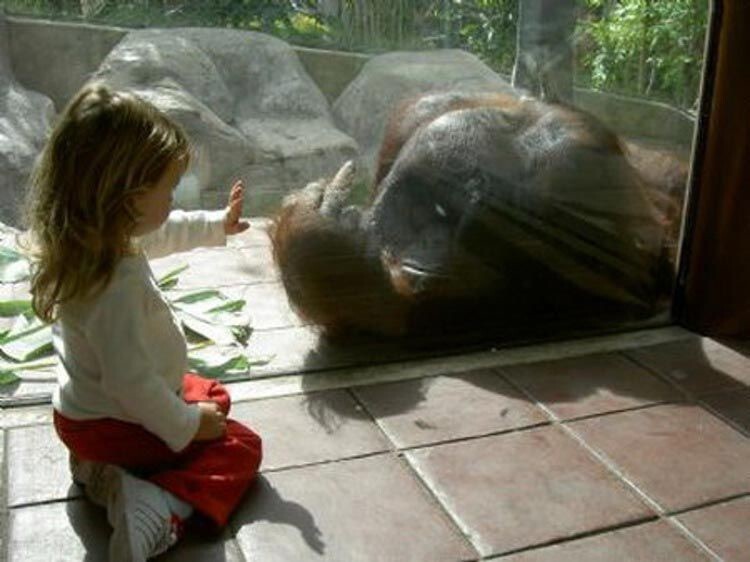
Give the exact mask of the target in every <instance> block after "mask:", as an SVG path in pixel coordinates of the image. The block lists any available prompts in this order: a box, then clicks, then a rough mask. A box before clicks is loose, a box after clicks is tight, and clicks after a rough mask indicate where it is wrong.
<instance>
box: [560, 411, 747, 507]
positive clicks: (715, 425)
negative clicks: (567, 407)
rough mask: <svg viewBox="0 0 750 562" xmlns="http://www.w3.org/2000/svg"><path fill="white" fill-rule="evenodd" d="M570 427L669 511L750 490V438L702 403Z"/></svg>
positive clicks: (579, 422) (582, 421)
mask: <svg viewBox="0 0 750 562" xmlns="http://www.w3.org/2000/svg"><path fill="white" fill-rule="evenodd" d="M569 427H570V428H571V429H572V430H573V431H575V432H577V433H579V434H580V435H581V436H582V437H583V439H584V440H585V441H586V443H588V444H589V445H591V446H593V447H594V448H595V449H597V450H599V451H602V452H603V453H604V454H605V455H606V456H607V457H609V458H610V459H611V460H612V461H613V462H614V463H615V465H616V466H617V467H618V468H619V469H620V470H622V471H623V473H624V474H625V476H626V477H627V478H628V479H629V480H630V481H631V482H633V483H634V484H635V485H636V486H638V487H639V488H640V489H641V490H642V491H643V492H645V493H646V494H647V495H648V496H649V497H651V498H652V499H653V500H654V501H656V502H657V503H658V504H659V505H661V506H662V507H663V508H664V509H665V510H667V511H668V512H673V511H675V510H681V509H686V508H689V507H692V506H697V505H701V504H703V503H705V502H710V501H715V500H718V499H721V498H725V497H729V496H732V495H735V494H738V493H744V492H750V470H748V466H750V440H748V439H747V437H745V436H743V435H742V434H741V433H739V432H738V431H736V430H734V429H732V428H731V427H729V426H728V425H726V424H725V423H723V422H722V421H721V420H719V419H718V418H716V417H715V416H713V415H711V414H710V413H709V412H707V411H706V410H704V409H702V408H700V407H698V406H689V405H666V406H656V407H654V408H646V409H643V410H637V411H634V412H623V413H619V414H612V415H609V416H602V417H598V418H590V419H587V420H581V421H577V422H572V423H571V424H570V425H569Z"/></svg>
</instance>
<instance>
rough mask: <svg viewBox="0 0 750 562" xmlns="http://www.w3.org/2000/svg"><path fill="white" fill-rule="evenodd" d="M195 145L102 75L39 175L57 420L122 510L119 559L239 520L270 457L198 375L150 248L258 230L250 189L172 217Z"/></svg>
mask: <svg viewBox="0 0 750 562" xmlns="http://www.w3.org/2000/svg"><path fill="white" fill-rule="evenodd" d="M189 151H190V147H189V145H188V141H187V139H186V137H185V134H184V133H183V131H182V130H181V129H180V127H178V126H177V125H176V124H175V123H173V122H172V121H170V120H169V119H168V118H167V117H166V116H165V115H163V114H162V113H160V112H159V111H158V110H157V109H156V108H155V107H153V106H152V105H151V104H149V103H147V102H146V101H144V100H142V99H140V98H138V97H136V96H135V95H133V94H129V93H126V92H118V91H112V90H111V89H109V88H107V87H106V86H104V85H101V84H94V85H90V86H87V87H85V88H84V89H83V90H81V91H80V92H79V93H78V94H77V95H76V96H75V97H74V99H73V100H72V101H71V102H70V104H69V105H68V107H67V108H66V109H65V111H64V112H63V114H62V116H61V118H60V121H59V123H58V124H57V126H56V127H55V129H54V131H53V132H52V135H51V138H50V140H49V142H48V144H47V146H46V147H45V149H44V151H43V153H42V155H41V159H40V161H39V163H38V165H37V168H36V170H35V172H34V175H33V178H32V189H31V191H30V198H29V202H30V204H29V209H28V221H29V227H30V232H31V235H32V240H33V247H34V250H35V253H36V260H35V261H36V264H35V269H34V275H33V277H32V284H31V291H32V296H33V306H34V311H35V312H36V313H37V315H38V316H39V317H40V318H42V319H43V320H46V321H48V322H54V323H55V325H54V345H55V350H56V352H57V354H58V356H59V358H60V365H59V376H58V378H59V387H58V389H57V391H56V392H55V394H54V396H53V406H54V422H55V428H56V430H57V433H58V435H59V436H60V439H61V440H62V441H63V443H64V444H65V445H66V446H67V447H68V449H69V450H70V452H71V469H72V472H73V478H74V480H75V481H76V482H78V483H80V484H81V485H83V486H84V490H85V492H86V495H87V496H88V497H89V498H91V499H92V500H93V501H95V502H97V503H99V504H101V505H104V506H106V507H107V515H108V518H109V521H110V523H111V524H112V526H113V528H114V532H113V533H112V537H111V539H110V547H109V549H110V560H112V561H128V562H130V561H133V560H135V561H140V560H146V559H148V558H151V557H153V556H156V555H157V554H159V553H161V552H163V551H164V550H166V549H167V548H169V547H170V546H172V545H173V544H174V543H175V542H176V541H177V539H178V538H179V537H180V535H181V533H182V528H183V523H184V522H185V521H186V520H187V519H188V518H191V516H193V515H197V516H200V517H199V519H200V518H202V519H204V520H208V521H210V522H212V523H213V524H214V525H215V526H218V527H221V526H223V525H225V524H226V522H227V519H228V517H229V515H230V514H231V512H232V511H233V509H234V508H235V507H236V506H237V504H238V502H239V501H240V500H241V498H242V495H243V493H244V492H245V490H246V489H247V488H248V486H249V484H250V483H251V481H252V480H253V478H254V477H255V475H256V472H257V469H258V466H259V464H260V460H261V441H260V438H259V437H258V436H257V435H256V434H255V433H253V432H252V431H251V430H249V429H248V428H246V427H244V426H243V425H241V424H239V423H237V422H235V421H232V420H228V419H227V418H226V415H227V413H228V411H229V405H230V400H229V395H228V394H227V392H226V390H225V389H224V388H223V387H222V386H221V385H219V384H218V383H216V382H215V381H211V380H208V379H204V378H201V377H199V376H197V375H195V374H185V372H186V369H187V348H186V342H185V337H184V334H183V332H182V329H181V328H180V324H179V322H178V321H177V319H176V318H175V316H174V314H173V313H172V310H171V309H170V307H169V304H168V303H167V301H166V300H165V299H164V297H163V296H162V294H161V293H160V291H159V289H158V287H157V285H156V282H155V280H154V277H153V274H152V272H151V269H150V268H149V265H148V262H147V261H146V257H145V254H144V252H145V253H146V254H148V256H149V257H155V256H157V255H163V254H165V253H169V252H174V251H183V250H187V249H190V248H192V247H195V246H198V245H219V244H224V243H225V241H226V235H227V234H236V233H238V232H241V231H243V230H244V229H245V228H247V226H248V225H247V223H245V222H243V221H240V214H241V212H242V201H243V187H242V184H241V183H239V182H238V183H237V184H235V185H234V186H233V187H232V190H231V193H230V195H229V204H228V207H227V209H226V210H222V211H214V212H204V211H198V212H192V213H186V212H179V211H175V212H172V213H171V214H170V206H171V202H172V193H173V191H174V189H175V186H176V185H177V183H178V181H179V179H180V176H181V175H182V174H183V172H184V171H185V168H186V166H187V164H188V160H189ZM194 519H195V518H191V521H193V520H194Z"/></svg>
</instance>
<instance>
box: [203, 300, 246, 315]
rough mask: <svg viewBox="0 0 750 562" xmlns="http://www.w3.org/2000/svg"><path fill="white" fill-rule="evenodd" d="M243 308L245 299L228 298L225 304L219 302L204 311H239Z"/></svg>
mask: <svg viewBox="0 0 750 562" xmlns="http://www.w3.org/2000/svg"><path fill="white" fill-rule="evenodd" d="M243 308H245V301H244V300H243V299H237V300H230V301H227V302H226V303H225V304H220V305H219V306H215V307H213V308H209V309H208V310H207V311H206V312H209V313H211V312H239V311H241V310H242V309H243Z"/></svg>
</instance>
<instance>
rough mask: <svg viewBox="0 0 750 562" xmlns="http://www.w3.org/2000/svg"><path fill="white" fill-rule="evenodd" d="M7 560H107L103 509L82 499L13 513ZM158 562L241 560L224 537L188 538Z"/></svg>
mask: <svg viewBox="0 0 750 562" xmlns="http://www.w3.org/2000/svg"><path fill="white" fill-rule="evenodd" d="M9 527H10V529H9V531H10V534H9V547H10V548H9V552H10V555H9V557H8V561H9V562H50V561H55V562H57V561H61V562H67V561H73V560H91V561H100V560H101V561H103V560H107V558H108V557H107V549H108V544H109V537H110V534H111V532H112V528H111V527H110V526H109V524H108V523H107V516H106V512H105V511H104V509H102V508H99V507H96V506H95V505H94V504H92V503H90V502H88V501H86V500H83V499H80V500H73V501H67V502H59V503H52V504H45V505H35V506H30V507H23V508H18V509H12V510H11V512H10V521H9ZM158 560H159V561H160V562H167V561H171V562H244V560H245V559H244V558H243V557H242V555H241V554H240V552H239V547H238V546H237V544H236V543H235V542H234V540H233V539H231V538H230V537H229V536H228V535H224V536H223V537H219V538H216V539H207V538H204V537H187V538H185V539H183V540H182V541H181V542H180V543H179V544H177V545H176V546H175V547H174V548H172V549H171V550H169V551H168V552H167V553H166V554H164V555H162V556H160V557H159V558H158Z"/></svg>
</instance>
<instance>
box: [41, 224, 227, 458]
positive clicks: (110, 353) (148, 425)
mask: <svg viewBox="0 0 750 562" xmlns="http://www.w3.org/2000/svg"><path fill="white" fill-rule="evenodd" d="M223 220H224V211H210V212H209V211H193V212H184V211H173V212H172V213H171V214H170V216H169V219H168V220H167V222H165V224H164V225H163V226H162V227H161V228H160V229H159V230H157V231H155V232H154V233H152V234H149V235H147V236H144V237H143V238H142V239H141V244H140V245H141V248H142V249H143V251H144V252H145V255H144V253H140V254H138V255H133V256H126V257H124V258H122V260H121V261H120V263H119V264H118V265H117V268H116V269H115V272H114V275H113V277H112V280H111V281H110V283H109V284H108V285H107V287H106V288H105V289H104V290H103V291H102V292H101V293H99V294H97V295H96V296H95V297H94V298H91V299H82V300H79V301H76V302H69V303H65V304H63V305H62V306H61V307H60V314H59V319H58V321H57V322H56V324H55V326H54V328H53V343H54V347H55V350H56V352H57V355H58V357H59V358H60V361H59V366H58V382H59V384H58V387H57V389H56V390H55V392H54V394H53V397H52V404H53V406H54V408H55V409H56V410H57V411H58V412H60V413H61V414H62V415H64V416H65V417H68V418H71V419H75V420H90V419H100V418H114V419H117V420H122V421H126V422H131V423H136V424H139V425H141V426H143V427H144V428H145V429H147V430H148V431H150V432H151V433H153V434H155V435H156V436H158V437H159V438H161V439H162V440H163V441H164V442H165V443H166V444H167V446H169V448H170V449H172V450H173V451H180V450H182V449H183V448H184V447H186V446H187V445H188V444H189V443H190V441H192V439H193V437H194V436H195V433H196V432H197V430H198V426H199V423H200V411H199V409H198V406H197V405H195V404H187V403H185V402H184V401H183V400H182V398H181V396H180V392H181V387H182V376H183V374H184V373H185V372H186V370H187V345H186V342H185V335H184V333H183V331H182V328H181V327H180V324H179V321H178V320H177V319H176V318H175V316H174V314H173V312H172V310H171V308H170V306H169V305H168V303H167V301H166V300H165V299H164V296H163V295H162V294H161V291H160V290H159V288H158V286H157V284H156V281H155V279H154V275H153V273H152V272H151V268H150V267H149V264H148V261H147V259H146V255H148V257H149V258H153V257H159V256H162V255H166V254H169V253H172V252H180V251H185V250H189V249H191V248H195V247H197V246H217V245H223V244H225V243H226V235H225V233H224V227H223ZM102 438H103V439H106V438H107V436H106V435H103V436H102Z"/></svg>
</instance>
